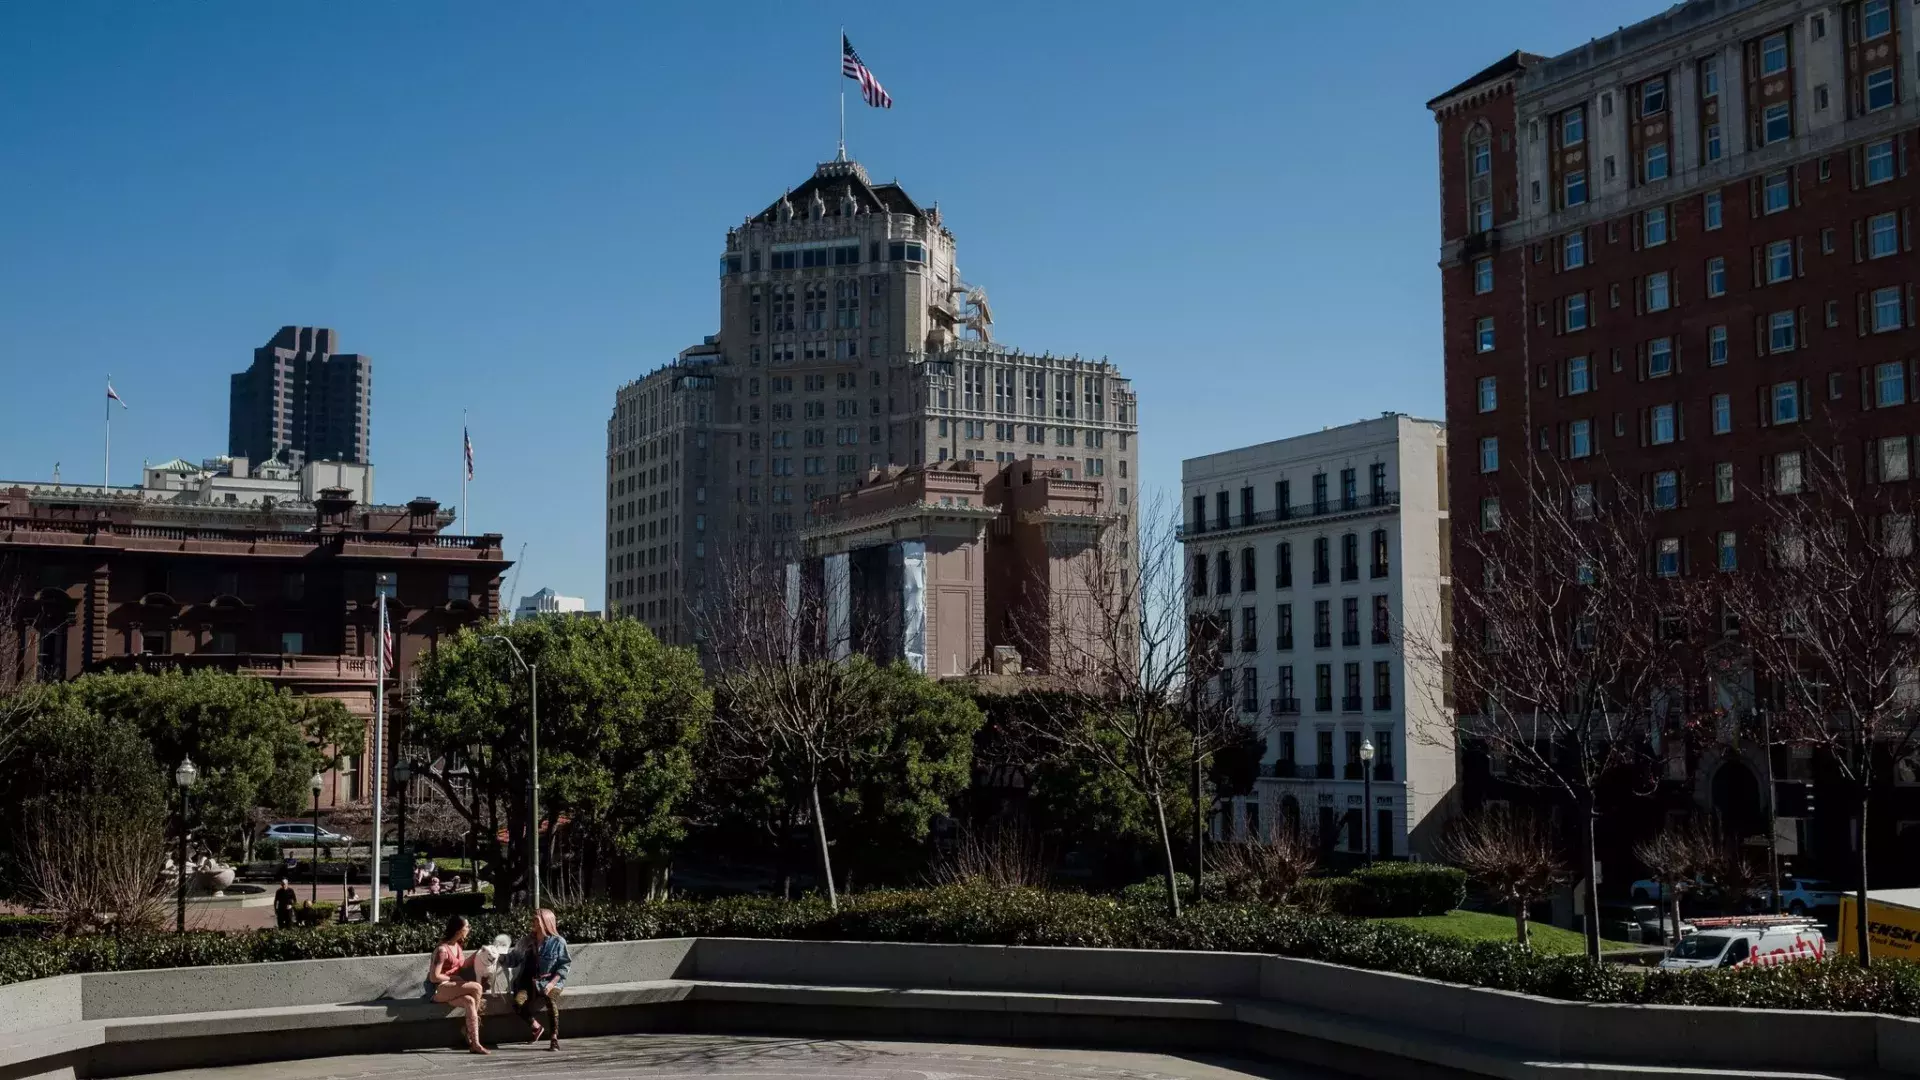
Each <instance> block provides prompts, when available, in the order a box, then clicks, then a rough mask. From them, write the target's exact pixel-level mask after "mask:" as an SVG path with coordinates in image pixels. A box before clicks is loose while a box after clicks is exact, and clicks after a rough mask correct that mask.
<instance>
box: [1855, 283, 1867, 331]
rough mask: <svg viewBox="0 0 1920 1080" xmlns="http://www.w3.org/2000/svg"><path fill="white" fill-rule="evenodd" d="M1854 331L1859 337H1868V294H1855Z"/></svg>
mask: <svg viewBox="0 0 1920 1080" xmlns="http://www.w3.org/2000/svg"><path fill="white" fill-rule="evenodd" d="M1853 331H1854V334H1855V336H1857V337H1866V336H1867V294H1866V293H1854V294H1853Z"/></svg>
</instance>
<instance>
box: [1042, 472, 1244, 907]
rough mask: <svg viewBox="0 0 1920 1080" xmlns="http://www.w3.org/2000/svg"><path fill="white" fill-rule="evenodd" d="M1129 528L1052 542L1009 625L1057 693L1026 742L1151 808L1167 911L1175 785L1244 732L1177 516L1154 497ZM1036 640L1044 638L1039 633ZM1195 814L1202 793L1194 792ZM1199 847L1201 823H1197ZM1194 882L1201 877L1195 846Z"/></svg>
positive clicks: (1171, 895)
mask: <svg viewBox="0 0 1920 1080" xmlns="http://www.w3.org/2000/svg"><path fill="white" fill-rule="evenodd" d="M1145 505H1146V506H1147V507H1148V509H1147V510H1146V511H1145V512H1144V515H1143V517H1142V518H1141V520H1140V521H1139V523H1138V526H1137V528H1136V526H1135V523H1134V521H1133V520H1132V519H1131V518H1127V517H1124V516H1110V517H1109V518H1108V519H1106V520H1104V521H1102V522H1101V523H1099V524H1098V525H1097V526H1094V527H1090V528H1087V529H1085V530H1082V531H1080V532H1079V533H1077V534H1074V535H1072V536H1069V537H1063V538H1059V539H1056V540H1055V541H1054V543H1053V550H1051V551H1050V552H1049V556H1050V558H1049V560H1048V561H1049V564H1050V565H1049V567H1048V568H1047V569H1046V571H1045V573H1046V574H1047V575H1048V580H1046V581H1045V582H1035V583H1034V586H1033V591H1034V592H1035V593H1040V592H1042V591H1044V593H1045V595H1044V596H1037V597H1035V598H1034V599H1033V600H1032V601H1030V602H1029V603H1028V604H1027V605H1026V607H1025V619H1024V621H1022V622H1020V623H1018V624H1017V625H1016V626H1015V627H1014V628H1013V630H1014V633H1015V634H1016V637H1017V639H1019V640H1022V641H1023V643H1030V644H1025V645H1024V647H1023V652H1024V653H1025V654H1026V655H1029V656H1035V657H1039V658H1043V662H1044V668H1045V672H1046V674H1047V675H1048V676H1050V680H1051V683H1052V685H1053V686H1055V687H1056V688H1057V689H1059V690H1060V691H1061V692H1060V693H1058V694H1052V695H1047V696H1046V697H1045V699H1044V700H1045V704H1046V707H1045V708H1043V709H1039V710H1036V711H1035V712H1034V713H1033V714H1032V715H1031V716H1028V717H1026V719H1025V722H1026V723H1028V724H1029V725H1030V728H1029V730H1028V731H1027V732H1026V734H1027V735H1028V736H1029V737H1030V738H1029V745H1032V746H1034V747H1036V748H1038V749H1040V750H1041V751H1042V752H1047V753H1055V754H1062V755H1070V756H1073V757H1077V758H1079V759H1081V760H1083V761H1087V762H1091V763H1092V764H1093V765H1094V766H1095V767H1096V768H1098V769H1100V770H1102V771H1104V772H1106V773H1107V774H1109V775H1111V776H1114V777H1116V778H1118V779H1120V780H1121V781H1122V782H1123V783H1125V784H1126V785H1127V786H1128V787H1130V788H1131V789H1132V790H1133V791H1135V792H1136V793H1138V794H1139V795H1140V796H1141V797H1142V798H1144V799H1145V800H1146V802H1147V804H1148V805H1149V806H1150V807H1151V808H1152V811H1153V815H1154V824H1155V827H1156V830H1157V832H1158V834H1159V838H1160V848H1161V855H1162V859H1163V862H1164V874H1165V878H1166V886H1167V909H1168V911H1169V912H1170V913H1171V914H1172V915H1174V916H1175V917H1178V916H1179V914H1180V896H1179V885H1178V877H1177V868H1176V863H1175V857H1174V844H1173V833H1172V828H1171V823H1170V821H1169V815H1168V809H1167V804H1168V800H1169V799H1170V798H1171V797H1173V796H1174V795H1175V794H1176V793H1177V792H1178V791H1179V789H1180V787H1181V784H1182V782H1183V781H1191V782H1192V783H1193V785H1194V787H1195V788H1196V789H1197V788H1198V787H1199V786H1200V780H1199V774H1200V772H1201V770H1203V769H1204V766H1205V762H1206V761H1207V759H1208V758H1210V757H1211V756H1212V755H1213V754H1214V753H1215V752H1216V751H1218V750H1219V749H1221V748H1222V747H1225V746H1229V745H1231V744H1233V743H1235V742H1237V741H1239V740H1241V739H1243V738H1244V737H1245V731H1246V727H1247V725H1245V724H1243V723H1242V722H1241V720H1240V717H1239V709H1238V705H1237V699H1236V697H1235V694H1234V684H1233V681H1232V678H1231V676H1230V675H1225V674H1224V673H1225V672H1227V671H1230V670H1231V669H1229V668H1227V667H1226V666H1225V664H1224V663H1223V661H1222V660H1221V654H1222V642H1221V640H1220V635H1221V634H1223V633H1224V632H1225V628H1224V627H1223V625H1222V624H1221V623H1220V621H1219V620H1218V619H1217V618H1212V617H1208V616H1206V615H1197V616H1195V617H1192V618H1190V615H1189V612H1188V610H1187V593H1188V588H1187V584H1186V578H1185V575H1184V560H1183V558H1182V553H1181V548H1180V543H1179V540H1178V538H1177V536H1176V535H1175V531H1174V523H1175V514H1174V512H1173V510H1172V506H1171V504H1170V503H1168V502H1167V501H1166V500H1165V499H1155V500H1150V501H1147V502H1146V503H1145ZM1042 638H1043V639H1044V640H1042ZM1194 794H1195V796H1196V798H1195V800H1194V813H1195V815H1196V817H1199V816H1201V807H1202V805H1203V804H1204V800H1203V799H1201V798H1198V797H1197V796H1199V795H1200V794H1201V793H1200V792H1199V791H1198V790H1196V791H1195V792H1194ZM1195 826H1196V828H1195V833H1196V846H1197V843H1198V837H1199V836H1200V835H1201V829H1202V828H1203V827H1204V822H1203V821H1196V822H1195ZM1195 854H1196V860H1195V866H1194V870H1195V871H1196V873H1195V875H1194V876H1195V879H1196V880H1198V879H1199V877H1200V876H1201V875H1200V874H1199V873H1198V871H1199V870H1200V865H1199V864H1200V861H1201V860H1200V858H1199V852H1197V851H1196V853H1195Z"/></svg>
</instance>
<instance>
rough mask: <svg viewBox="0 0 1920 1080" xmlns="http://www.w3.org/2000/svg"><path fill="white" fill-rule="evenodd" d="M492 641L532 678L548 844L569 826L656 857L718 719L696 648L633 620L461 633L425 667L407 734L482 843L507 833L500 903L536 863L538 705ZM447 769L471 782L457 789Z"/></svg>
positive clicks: (631, 852)
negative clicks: (667, 640) (520, 661)
mask: <svg viewBox="0 0 1920 1080" xmlns="http://www.w3.org/2000/svg"><path fill="white" fill-rule="evenodd" d="M500 638H505V639H506V640H507V641H511V642H512V643H513V645H514V646H515V647H516V648H517V649H518V650H519V652H520V655H521V656H522V657H523V658H524V659H525V660H526V662H527V663H528V664H529V665H532V666H533V667H534V668H536V669H537V671H538V682H539V698H540V700H539V705H540V811H541V817H542V822H543V825H544V826H545V834H546V836H547V837H548V838H549V839H548V842H549V844H551V841H552V838H553V837H554V836H555V835H556V833H557V831H558V828H559V826H560V823H561V822H562V821H563V820H564V821H566V822H567V826H566V827H567V828H568V829H569V830H574V831H577V832H578V833H580V834H583V838H584V839H585V840H586V841H587V842H588V844H589V846H590V847H593V848H596V849H604V850H606V851H610V852H611V853H614V854H617V855H620V856H623V857H627V858H632V859H642V860H661V859H663V858H664V857H665V855H666V853H667V852H668V850H669V849H670V848H671V847H672V845H673V844H674V843H676V842H677V841H678V840H679V839H680V838H681V837H682V836H683V835H684V832H685V828H684V821H683V819H684V815H685V811H686V806H685V802H686V799H687V797H688V795H689V793H690V792H691V790H692V787H693V777H694V772H693V759H694V751H695V748H696V746H697V745H698V743H699V741H700V739H701V736H702V734H703V732H704V730H705V728H706V724H707V722H708V720H709V718H710V717H711V715H712V711H713V699H712V696H711V695H710V694H709V693H708V692H707V690H706V688H705V686H704V684H703V683H702V680H701V673H700V665H699V661H698V659H697V658H696V657H695V655H694V653H693V651H692V650H691V649H684V648H674V647H672V646H669V645H665V644H663V643H661V641H660V640H659V639H658V638H655V637H654V636H653V634H652V633H650V632H649V631H648V630H647V628H646V627H645V626H643V625H642V624H640V623H638V622H635V621H634V620H631V619H615V620H612V621H607V622H602V621H600V620H596V619H577V618H536V619H527V620H522V621H520V622H516V623H514V624H512V625H511V626H495V627H486V628H484V629H468V630H463V631H461V632H460V634H459V635H458V636H457V637H455V638H454V639H453V640H451V641H446V642H442V643H441V645H440V648H439V649H438V650H437V651H436V652H435V653H433V654H432V655H430V656H428V657H427V658H426V659H425V660H423V661H422V662H421V664H420V667H419V683H418V693H417V694H416V695H415V699H414V703H413V706H412V711H411V715H410V716H409V719H408V737H409V738H410V739H411V740H412V741H413V742H414V743H416V744H417V745H420V746H422V747H424V748H426V749H427V751H428V752H429V753H430V754H431V755H432V756H433V758H434V759H435V760H434V762H433V763H432V766H431V768H430V769H429V770H428V774H427V775H428V779H429V781H430V782H432V783H434V784H435V785H436V786H438V787H439V789H440V790H441V792H442V793H443V794H445V795H446V796H447V798H448V800H449V801H450V802H451V803H452V805H453V806H454V808H455V810H456V811H457V812H458V813H459V814H460V815H461V816H462V817H463V818H465V819H466V821H467V822H468V823H469V824H470V825H471V826H473V827H474V828H475V829H476V830H481V831H484V832H486V833H487V834H489V835H492V834H494V833H495V832H496V831H497V830H498V829H499V828H500V827H501V826H504V827H505V829H506V833H507V837H508V847H507V851H506V853H505V856H506V857H505V859H504V860H503V864H502V870H503V873H502V875H501V876H500V877H498V878H496V880H495V885H496V886H497V887H498V888H500V889H501V890H502V896H503V897H504V896H507V895H511V894H513V893H514V892H516V891H518V890H520V889H522V888H523V887H524V883H525V882H526V880H527V873H528V870H529V868H530V867H529V862H530V855H531V848H530V847H529V837H530V835H531V830H530V829H529V827H528V822H529V818H530V813H529V809H530V808H529V796H530V794H531V776H530V771H529V764H530V755H529V752H528V751H529V735H530V732H531V705H532V701H531V698H530V695H529V683H528V678H527V675H526V673H525V672H523V671H521V670H520V668H519V666H518V665H517V664H516V663H515V661H514V659H513V654H512V652H511V651H510V650H509V649H508V648H507V646H506V645H505V644H504V643H502V641H501V640H499V639H500ZM455 773H464V774H465V775H466V776H468V777H469V778H470V783H469V784H456V783H454V782H453V780H452V778H451V777H452V774H455ZM546 862H547V860H546V859H543V865H544V864H545V863H546Z"/></svg>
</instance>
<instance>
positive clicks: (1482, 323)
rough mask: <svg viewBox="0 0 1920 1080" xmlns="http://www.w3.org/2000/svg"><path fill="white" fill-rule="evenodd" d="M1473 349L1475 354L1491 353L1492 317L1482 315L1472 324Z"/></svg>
mask: <svg viewBox="0 0 1920 1080" xmlns="http://www.w3.org/2000/svg"><path fill="white" fill-rule="evenodd" d="M1473 333H1474V349H1475V351H1477V352H1492V351H1493V316H1491V315H1482V316H1481V317H1480V319H1479V320H1478V321H1477V322H1475V323H1474V330H1473Z"/></svg>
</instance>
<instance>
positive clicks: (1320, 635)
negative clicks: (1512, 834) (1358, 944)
mask: <svg viewBox="0 0 1920 1080" xmlns="http://www.w3.org/2000/svg"><path fill="white" fill-rule="evenodd" d="M1447 436H1448V433H1447V429H1446V426H1445V425H1443V424H1440V423H1438V422H1435V421H1431V420H1418V419H1415V418H1413V417H1410V416H1402V415H1399V414H1397V413H1388V414H1385V415H1383V416H1381V417H1379V418H1377V419H1374V420H1363V421H1360V422H1358V423H1354V424H1347V425H1344V426H1341V427H1334V428H1328V429H1326V430H1324V431H1319V432H1315V433H1313V434H1309V435H1300V436H1296V437H1293V438H1289V439H1280V440H1278V441H1275V442H1269V443H1261V444H1259V445H1256V446H1248V447H1242V448H1240V449H1237V450H1228V451H1224V452H1221V453H1217V454H1208V455H1206V456H1204V457H1197V458H1188V459H1187V460H1186V461H1185V462H1183V463H1182V466H1181V483H1182V486H1183V488H1184V489H1185V493H1186V506H1187V509H1186V515H1185V519H1184V523H1183V524H1182V526H1181V529H1180V540H1181V543H1182V545H1183V549H1184V551H1185V554H1186V561H1187V596H1188V599H1187V610H1188V614H1189V616H1190V621H1192V622H1195V623H1197V622H1198V621H1199V620H1203V619H1204V620H1211V621H1212V622H1213V623H1214V624H1215V625H1217V626H1218V627H1219V628H1220V630H1221V631H1222V632H1221V633H1220V634H1219V635H1218V640H1219V642H1220V646H1219V647H1220V649H1221V651H1222V653H1223V655H1222V657H1221V659H1222V661H1223V662H1224V665H1225V666H1224V667H1223V669H1222V674H1221V676H1220V680H1219V684H1218V686H1217V687H1214V688H1212V691H1213V692H1217V693H1220V694H1221V695H1223V696H1224V697H1225V698H1227V699H1228V700H1231V701H1235V702H1237V703H1238V705H1239V708H1240V711H1241V713H1242V719H1243V720H1244V721H1246V722H1247V723H1249V724H1252V725H1255V726H1257V727H1260V728H1263V729H1265V730H1266V731H1267V732H1268V734H1267V752H1266V755H1265V759H1264V761H1263V764H1262V768H1261V775H1260V779H1259V780H1258V781H1257V783H1256V790H1255V791H1254V792H1253V793H1252V794H1251V795H1249V796H1247V797H1245V798H1242V799H1239V800H1237V801H1236V804H1235V813H1234V814H1233V816H1232V820H1231V821H1227V822H1221V823H1219V825H1218V828H1220V829H1221V830H1222V831H1223V832H1224V833H1225V834H1227V835H1233V836H1248V835H1253V836H1265V835H1266V834H1267V830H1270V829H1271V828H1273V827H1274V825H1275V824H1276V823H1285V824H1286V825H1287V826H1289V827H1294V828H1305V829H1308V830H1311V831H1312V832H1313V833H1314V834H1315V835H1316V836H1317V837H1318V839H1319V840H1320V842H1321V844H1323V845H1325V846H1327V847H1329V848H1332V849H1335V850H1341V851H1348V852H1361V851H1363V850H1365V843H1366V840H1367V838H1368V837H1369V835H1370V836H1371V839H1372V843H1373V845H1374V853H1375V854H1377V855H1381V856H1388V857H1392V856H1405V855H1407V854H1409V853H1410V852H1430V851H1431V850H1432V846H1433V843H1434V841H1435V840H1436V839H1437V837H1436V833H1437V831H1438V829H1439V828H1440V826H1441V825H1442V824H1443V823H1444V821H1445V819H1446V817H1447V814H1446V811H1447V809H1448V807H1449V805H1450V802H1451V799H1452V793H1453V790H1454V778H1455V757H1454V748H1453V733H1452V730H1451V727H1450V723H1451V722H1450V719H1449V717H1448V716H1447V714H1446V712H1445V710H1444V709H1443V708H1442V707H1441V694H1440V686H1439V672H1438V671H1437V670H1436V665H1435V664H1434V663H1433V662H1432V660H1431V658H1430V657H1428V658H1426V659H1424V660H1423V659H1422V658H1421V657H1420V656H1418V655H1410V654H1409V650H1408V649H1407V648H1406V646H1405V634H1404V633H1403V631H1407V630H1409V629H1410V630H1411V632H1412V633H1414V634H1416V635H1418V634H1420V633H1422V632H1423V630H1424V628H1427V627H1433V626H1437V625H1438V620H1439V619H1440V618H1442V611H1443V605H1442V595H1443V590H1444V589H1445V588H1446V584H1447V570H1448V567H1447V559H1446V550H1447V543H1448V540H1447V530H1448V527H1449V526H1448V503H1447V492H1446V485H1445V479H1444V478H1445V475H1446V469H1447V442H1448V437H1447ZM1415 652H1416V653H1417V650H1415ZM1368 743H1371V744H1372V746H1373V754H1374V756H1373V761H1372V764H1371V767H1370V771H1371V774H1372V799H1373V801H1372V804H1371V805H1367V804H1366V791H1367V783H1366V780H1367V775H1366V772H1367V771H1368V770H1369V767H1368V766H1367V765H1366V764H1364V763H1363V761H1362V748H1363V746H1365V745H1366V744H1368ZM1363 815H1364V816H1363Z"/></svg>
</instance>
